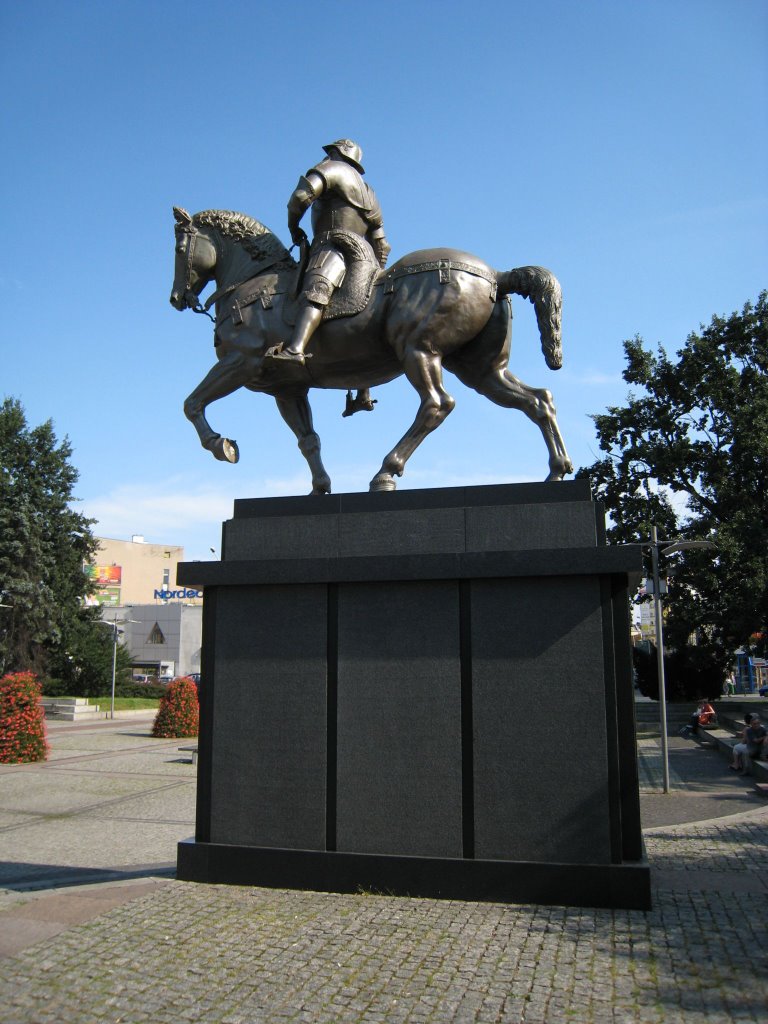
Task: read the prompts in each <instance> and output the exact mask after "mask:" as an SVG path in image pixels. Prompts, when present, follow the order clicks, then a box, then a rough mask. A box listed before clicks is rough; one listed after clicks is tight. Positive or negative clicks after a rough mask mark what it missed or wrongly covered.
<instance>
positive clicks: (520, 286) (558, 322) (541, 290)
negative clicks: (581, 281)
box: [496, 267, 563, 370]
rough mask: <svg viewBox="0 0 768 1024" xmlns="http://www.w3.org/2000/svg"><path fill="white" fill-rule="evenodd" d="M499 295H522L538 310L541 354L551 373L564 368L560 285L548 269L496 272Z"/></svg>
mask: <svg viewBox="0 0 768 1024" xmlns="http://www.w3.org/2000/svg"><path fill="white" fill-rule="evenodd" d="M496 281H497V285H498V294H499V295H509V294H510V292H514V294H515V295H522V296H523V298H525V299H530V300H531V302H532V303H533V308H534V309H535V310H536V321H537V323H538V325H539V334H540V335H541V351H542V352H543V353H544V358H545V359H546V362H547V366H548V367H549V368H550V370H559V369H560V367H561V366H562V365H563V345H562V308H563V293H562V289H561V288H560V282H559V281H558V280H557V278H556V277H555V275H554V274H553V273H552V272H551V271H550V270H547V268H546V267H516V268H515V269H514V270H500V271H497V273H496Z"/></svg>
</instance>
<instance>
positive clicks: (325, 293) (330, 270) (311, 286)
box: [266, 249, 346, 363]
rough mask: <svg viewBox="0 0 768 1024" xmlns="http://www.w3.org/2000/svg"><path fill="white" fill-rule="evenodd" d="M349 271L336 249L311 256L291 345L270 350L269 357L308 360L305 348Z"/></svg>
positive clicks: (322, 250) (298, 360) (323, 250)
mask: <svg viewBox="0 0 768 1024" xmlns="http://www.w3.org/2000/svg"><path fill="white" fill-rule="evenodd" d="M345 273H346V267H345V264H344V260H343V259H342V258H341V256H340V255H339V253H337V252H335V251H334V250H330V249H321V250H320V251H319V252H317V253H315V255H313V256H312V257H310V260H309V264H308V266H307V274H306V277H305V279H304V292H303V294H302V304H301V306H300V312H299V317H298V320H297V321H296V326H295V328H294V330H293V337H292V338H291V340H290V342H289V343H288V344H287V345H283V346H280V347H279V348H278V347H277V346H275V347H274V348H271V349H269V351H268V352H267V353H266V354H267V356H268V357H270V358H272V359H285V360H289V361H293V362H297V363H303V362H304V359H305V358H306V357H305V355H304V349H305V348H306V347H307V345H308V344H309V341H310V338H311V337H312V335H313V334H314V333H315V331H316V330H317V328H318V327H319V326H320V321H321V320H322V319H323V311H324V309H325V307H326V306H327V305H328V303H329V302H330V301H331V296H332V295H333V293H334V292H335V291H336V289H337V288H338V287H339V285H340V284H341V283H342V281H343V280H344V275H345Z"/></svg>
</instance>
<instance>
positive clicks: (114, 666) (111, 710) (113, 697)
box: [109, 619, 117, 721]
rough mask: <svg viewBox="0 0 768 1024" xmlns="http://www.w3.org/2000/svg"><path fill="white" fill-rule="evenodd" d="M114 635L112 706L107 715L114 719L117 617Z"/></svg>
mask: <svg viewBox="0 0 768 1024" xmlns="http://www.w3.org/2000/svg"><path fill="white" fill-rule="evenodd" d="M114 625H115V635H114V646H113V648H112V706H111V709H110V713H109V717H110V718H111V719H112V720H113V721H114V718H115V676H116V674H117V619H115V623H114Z"/></svg>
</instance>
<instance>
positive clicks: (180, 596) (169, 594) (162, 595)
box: [155, 587, 203, 601]
mask: <svg viewBox="0 0 768 1024" xmlns="http://www.w3.org/2000/svg"><path fill="white" fill-rule="evenodd" d="M202 596H203V592H202V590H188V589H187V588H186V587H184V589H183V590H156V591H155V600H156V601H158V600H159V601H189V600H191V599H192V598H193V597H202Z"/></svg>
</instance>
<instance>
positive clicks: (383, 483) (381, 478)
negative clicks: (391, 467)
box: [368, 473, 397, 491]
mask: <svg viewBox="0 0 768 1024" xmlns="http://www.w3.org/2000/svg"><path fill="white" fill-rule="evenodd" d="M396 489H397V484H396V483H395V478H394V477H393V476H391V475H390V474H389V473H379V474H378V475H377V476H375V477H374V478H373V480H371V484H370V486H369V488H368V490H369V491H394V490H396Z"/></svg>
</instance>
